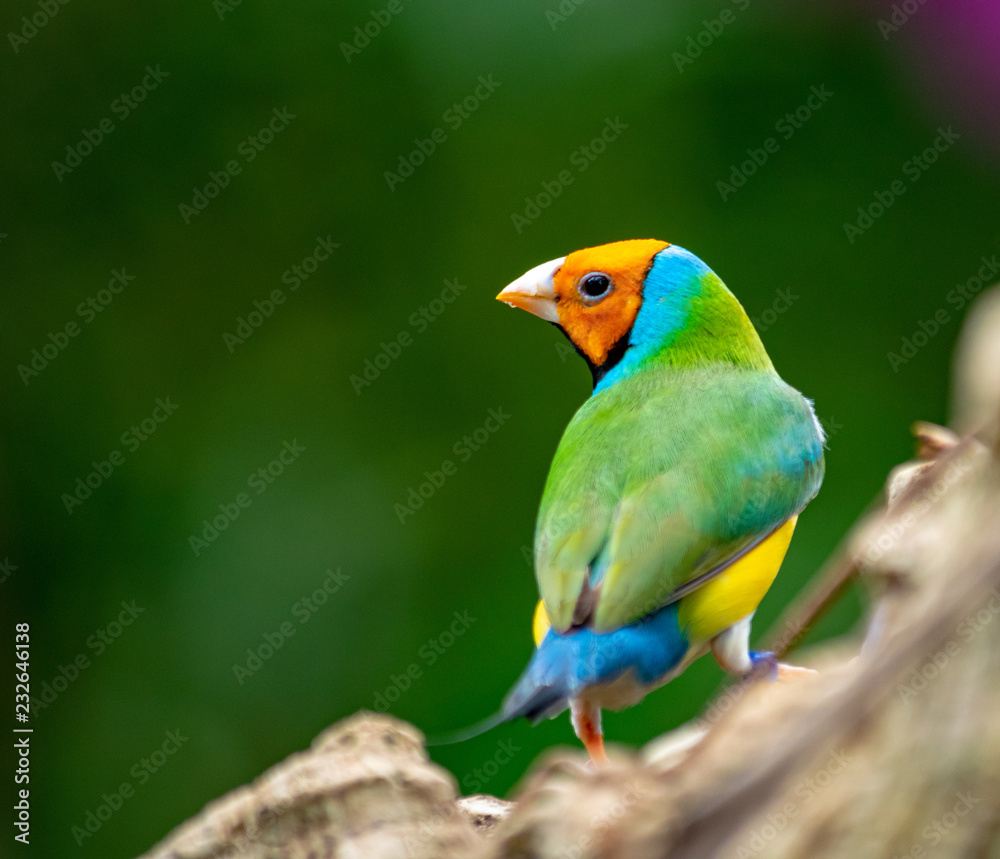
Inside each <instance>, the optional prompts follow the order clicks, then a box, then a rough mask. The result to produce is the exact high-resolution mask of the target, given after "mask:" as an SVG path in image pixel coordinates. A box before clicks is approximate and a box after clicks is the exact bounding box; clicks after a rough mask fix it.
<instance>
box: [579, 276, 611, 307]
mask: <svg viewBox="0 0 1000 859" xmlns="http://www.w3.org/2000/svg"><path fill="white" fill-rule="evenodd" d="M611 286H612V281H611V278H610V277H608V276H607V275H606V274H605V273H604V272H603V271H593V272H591V273H590V274H585V275H584V276H583V277H581V278H580V282H579V283H578V284H577V287H576V288H577V289H578V290H579V292H580V295H582V296H583V297H584V298H587V299H590V300H591V301H593V300H594V299H598V298H604V296H605V295H607V294H608V293H609V292H610V291H611Z"/></svg>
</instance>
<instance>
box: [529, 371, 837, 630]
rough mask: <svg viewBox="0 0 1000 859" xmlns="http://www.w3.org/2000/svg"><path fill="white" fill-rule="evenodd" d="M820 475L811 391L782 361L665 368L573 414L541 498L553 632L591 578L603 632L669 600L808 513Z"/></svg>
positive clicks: (541, 546) (540, 548) (540, 567)
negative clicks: (807, 394)
mask: <svg viewBox="0 0 1000 859" xmlns="http://www.w3.org/2000/svg"><path fill="white" fill-rule="evenodd" d="M822 479H823V440H822V435H821V430H820V428H819V425H818V423H817V422H816V419H815V416H814V414H813V411H812V407H811V406H810V404H809V402H808V401H807V400H806V399H805V398H804V397H803V396H802V395H801V394H800V393H799V392H798V391H796V390H794V389H793V388H791V387H789V386H788V385H786V384H785V383H784V382H783V381H781V379H780V378H779V377H778V376H777V374H775V373H774V372H773V371H769V370H742V369H733V368H732V367H731V366H726V367H722V366H716V367H708V368H700V369H690V368H688V369H673V368H664V369H662V370H661V369H659V368H657V370H656V371H652V372H640V373H637V374H636V375H634V376H632V377H630V378H627V379H623V380H622V381H619V382H617V383H616V384H614V385H612V386H611V387H609V388H607V389H606V390H604V391H602V392H600V393H598V394H595V395H594V396H593V397H591V398H590V399H589V400H588V401H587V402H586V403H584V405H583V406H582V407H581V408H580V410H579V411H578V412H577V413H576V415H575V416H574V417H573V420H572V421H571V422H570V424H569V426H568V427H567V428H566V432H565V433H564V435H563V438H562V441H561V442H560V443H559V448H558V449H557V451H556V455H555V459H554V460H553V463H552V468H551V470H550V472H549V477H548V480H547V482H546V485H545V492H544V494H543V496H542V504H541V509H540V510H539V514H538V526H537V529H536V533H535V570H536V576H537V578H538V586H539V591H540V592H541V595H542V599H543V600H544V601H545V607H546V610H547V611H548V614H549V617H550V618H551V620H552V623H553V625H554V626H555V627H556V629H559V630H565V629H567V628H568V627H569V626H570V625H571V622H572V618H573V612H574V608H575V607H576V604H577V601H578V599H579V597H580V593H581V590H582V589H583V588H584V586H585V583H587V584H588V585H590V586H593V587H595V588H596V587H597V586H598V585H599V596H598V598H597V605H596V609H595V610H594V614H593V621H592V623H593V626H594V627H595V628H596V629H598V630H607V629H615V628H618V627H620V626H623V625H624V624H626V623H629V622H630V621H632V620H635V619H636V618H639V617H642V616H643V615H646V614H648V613H649V612H651V611H653V610H655V609H657V608H659V607H660V606H663V605H665V604H667V603H668V602H671V601H672V600H673V599H674V598H675V597H674V592H675V591H676V590H677V588H679V587H681V586H683V585H684V584H686V583H689V582H691V581H692V580H694V579H696V578H698V577H699V576H702V575H704V574H705V573H707V572H708V571H710V570H712V569H713V568H715V567H719V566H724V565H725V564H726V563H727V562H728V561H730V560H732V559H734V558H735V557H737V556H738V555H739V554H740V553H741V552H743V551H745V550H746V549H747V548H749V547H751V546H753V545H754V544H755V543H757V542H758V541H760V540H761V539H763V538H764V537H766V536H767V535H768V534H770V533H771V531H773V530H774V529H775V528H777V527H778V526H779V525H781V524H782V523H783V522H784V521H785V520H786V519H788V518H789V517H790V516H793V515H795V514H796V513H798V512H799V511H800V510H801V509H802V508H803V507H804V506H805V505H806V504H807V503H808V502H809V501H810V500H811V499H812V498H813V496H814V495H815V494H816V492H817V491H818V490H819V485H820V482H821V481H822Z"/></svg>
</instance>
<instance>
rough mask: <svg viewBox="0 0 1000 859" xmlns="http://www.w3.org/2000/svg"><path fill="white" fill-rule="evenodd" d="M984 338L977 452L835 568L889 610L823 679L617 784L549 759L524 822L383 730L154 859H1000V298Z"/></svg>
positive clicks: (947, 457)
mask: <svg viewBox="0 0 1000 859" xmlns="http://www.w3.org/2000/svg"><path fill="white" fill-rule="evenodd" d="M970 331H971V333H969V332H968V331H967V332H966V334H965V336H964V338H963V343H962V347H961V349H960V351H959V355H960V359H959V368H958V377H957V381H956V389H957V390H958V392H959V394H958V397H959V399H958V402H957V404H956V405H957V418H956V421H957V423H956V426H957V428H958V430H959V431H960V432H961V433H962V434H963V435H962V436H961V437H960V436H958V435H955V436H952V435H950V434H949V433H947V431H944V430H941V429H940V428H932V427H927V426H926V425H925V426H923V427H921V429H920V432H919V436H920V439H921V444H920V451H921V454H922V456H923V457H924V460H923V461H920V462H917V463H913V464H908V465H906V466H901V467H900V468H898V469H896V471H895V472H894V473H893V475H891V477H890V481H889V487H888V492H887V505H886V507H885V508H884V509H882V510H880V511H878V512H877V513H875V514H874V515H872V516H870V517H868V518H867V519H865V520H864V521H862V522H861V523H859V525H858V526H857V527H856V528H855V529H854V531H853V532H852V534H850V535H849V536H848V538H847V539H846V540H845V544H844V546H845V548H844V549H843V551H842V553H841V555H840V556H839V557H838V558H835V559H834V560H833V561H832V562H831V564H830V565H829V573H828V578H829V582H830V583H832V584H830V586H829V587H827V585H824V586H823V588H821V589H820V590H821V591H823V589H824V588H826V589H827V590H829V591H830V593H833V592H834V591H835V590H836V586H837V583H838V581H840V580H841V579H843V578H844V577H846V576H847V575H848V574H850V573H851V572H853V571H858V572H859V573H860V575H861V576H862V578H863V579H864V580H865V581H866V582H867V584H868V586H869V588H870V590H871V593H872V604H873V608H872V611H871V614H870V616H869V618H868V619H867V622H866V628H865V629H864V630H863V633H862V634H859V635H858V636H855V637H849V638H847V639H845V640H842V641H839V642H835V643H832V644H828V645H825V646H823V647H821V648H817V649H816V650H814V651H813V652H811V653H810V654H807V655H806V661H807V662H808V663H809V664H811V665H812V666H813V667H815V668H816V669H817V671H818V673H817V674H816V675H813V676H809V677H805V678H803V679H801V680H797V681H795V682H793V683H787V684H786V683H775V684H771V683H766V682H755V683H747V684H739V685H736V686H733V687H731V688H729V689H727V690H726V691H724V692H723V693H722V695H721V696H720V697H719V698H718V699H717V700H716V701H715V702H713V704H712V705H711V706H710V707H709V708H708V710H707V711H706V713H705V716H704V717H703V719H702V720H700V721H699V722H697V723H695V724H692V725H688V726H685V727H684V728H682V729H680V730H678V731H674V732H672V733H671V734H668V735H666V736H665V737H662V738H660V739H659V740H656V741H654V742H653V743H651V744H650V745H649V746H647V747H646V748H645V749H644V750H643V751H642V752H641V753H640V754H635V755H631V754H626V753H619V754H617V755H616V754H614V751H613V752H612V762H611V764H609V765H608V766H607V767H606V768H603V769H600V770H597V771H594V770H593V769H591V768H590V767H586V766H584V760H583V757H582V754H576V753H569V752H565V751H563V752H556V753H551V754H549V755H546V756H543V759H542V760H541V762H539V763H538V764H537V765H536V767H535V770H534V772H533V774H532V775H531V776H530V777H529V778H528V780H527V782H526V785H525V787H524V789H523V790H522V791H521V793H520V795H519V796H518V797H517V798H516V802H515V803H514V804H506V803H502V802H500V801H499V800H493V799H492V798H488V797H482V798H471V799H468V800H461V801H459V800H457V799H456V785H455V781H454V779H453V778H452V777H451V776H450V775H449V774H448V773H446V772H444V771H443V770H441V769H440V768H439V767H437V766H435V765H433V764H431V763H430V762H429V761H428V760H427V757H426V754H425V753H424V751H423V748H422V741H421V738H420V735H419V733H418V732H416V731H415V730H414V729H413V728H410V727H409V726H407V725H404V724H403V723H400V722H397V721H396V720H393V719H390V718H387V717H384V716H374V715H365V714H361V715H359V716H356V717H355V718H353V719H351V720H348V721H346V722H344V723H342V724H341V725H339V726H335V727H334V728H333V729H331V730H330V731H328V732H327V733H325V734H323V735H321V737H320V738H319V739H318V740H317V741H316V743H315V744H314V746H313V749H312V750H311V751H309V752H307V753H304V754H302V755H295V756H293V757H291V758H289V759H288V760H287V761H285V762H284V763H282V764H280V765H278V766H277V767H275V768H274V769H272V770H271V771H269V772H268V773H266V774H265V775H264V776H263V777H262V778H261V779H259V780H258V781H257V782H255V783H254V784H253V785H251V786H249V787H247V788H242V789H240V790H238V791H235V792H234V793H232V794H230V795H229V796H228V797H226V798H224V799H222V800H220V801H218V802H217V803H214V804H212V805H210V806H208V807H207V808H206V809H205V810H204V811H203V812H202V813H201V814H200V815H199V816H198V817H196V818H195V819H194V820H192V821H190V822H189V823H187V824H185V825H184V826H183V827H181V828H180V829H179V830H178V831H177V832H175V833H174V834H173V835H171V836H170V837H169V838H168V839H167V840H166V841H165V842H164V843H163V844H161V845H160V846H159V847H157V848H155V849H154V850H153V851H152V852H151V853H149V854H147V857H149V859H154V857H155V859H208V857H221V856H236V855H239V856H246V857H260V859H263V857H289V859H291V857H306V856H314V857H354V856H358V857H361V856H364V857H395V856H415V857H421V856H427V857H431V856H435V857H452V856H454V857H482V859H486V857H490V859H501V857H526V856H541V857H563V858H564V859H574V857H591V856H593V857H598V856H600V857H629V859H633V857H639V859H641V857H670V859H702V857H714V856H720V857H750V856H766V857H781V859H805V857H810V859H814V857H838V859H841V857H843V858H844V859H846V857H852V859H853V857H886V859H890V857H898V859H903V857H913V859H918V857H959V856H963V857H965V856H975V857H1000V432H998V427H1000V295H998V294H997V293H994V294H992V295H989V296H985V297H984V299H983V300H981V302H980V307H979V308H978V309H977V313H976V315H975V319H974V321H973V323H972V324H971V325H970ZM820 596H822V594H820ZM822 601H823V600H822V599H821V598H820V599H814V602H815V603H816V606H818V605H819V604H820V603H822ZM814 607H815V606H814ZM794 627H795V624H794V623H793V624H792V625H791V627H789V629H790V632H788V634H783V635H782V636H781V638H780V640H779V644H784V643H787V642H788V641H790V640H792V639H793V638H794V637H795V633H796V630H795V628H794ZM799 656H801V654H799ZM490 803H493V804H492V805H491V804H490ZM310 851H311V852H310Z"/></svg>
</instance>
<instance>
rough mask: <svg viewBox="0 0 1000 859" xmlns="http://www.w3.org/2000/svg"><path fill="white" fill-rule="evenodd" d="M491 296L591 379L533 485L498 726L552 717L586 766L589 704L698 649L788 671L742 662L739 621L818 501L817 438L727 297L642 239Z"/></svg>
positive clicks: (745, 636)
mask: <svg viewBox="0 0 1000 859" xmlns="http://www.w3.org/2000/svg"><path fill="white" fill-rule="evenodd" d="M497 298H498V299H499V300H500V301H503V302H506V303H507V304H509V305H511V306H513V307H519V308H521V309H523V310H527V311H528V312H529V313H532V314H534V315H535V316H538V317H540V318H541V319H544V320H545V321H547V322H551V323H552V324H553V325H555V326H557V327H558V328H560V329H561V330H562V332H563V333H564V334H565V335H566V336H567V337H568V338H569V341H570V342H571V343H572V344H573V346H574V347H575V348H576V350H577V352H579V354H580V355H581V356H582V357H583V359H584V360H585V361H586V362H587V364H588V366H589V367H590V370H591V373H592V374H593V377H594V391H593V394H592V395H591V397H590V398H589V399H588V400H587V401H586V402H585V403H584V404H583V405H582V406H581V407H580V409H579V411H577V413H576V414H575V415H574V416H573V419H572V420H571V421H570V423H569V426H568V427H567V428H566V431H565V433H564V434H563V437H562V440H561V441H560V442H559V446H558V448H557V449H556V453H555V458H554V459H553V461H552V467H551V470H550V471H549V475H548V479H547V481H546V484H545V490H544V492H543V495H542V501H541V507H540V509H539V512H538V522H537V526H536V529H535V543H534V563H535V576H536V578H537V580H538V589H539V594H540V596H541V600H540V601H539V603H538V606H537V608H536V611H535V620H534V637H535V643H536V649H535V651H534V654H533V656H532V657H531V661H530V663H529V664H528V667H527V668H526V669H525V671H524V673H523V675H522V676H521V678H520V680H519V681H518V682H517V684H516V685H515V686H514V688H513V690H512V691H511V692H510V694H509V695H508V697H507V699H506V700H505V702H504V704H503V708H502V710H501V712H500V713H499V714H498V717H497V721H507V720H509V719H512V718H515V717H517V716H525V717H527V718H528V719H530V720H532V721H537V720H540V719H542V718H546V717H548V718H551V717H554V716H556V715H558V714H559V713H561V712H563V711H564V710H566V709H567V708H569V709H570V713H571V719H572V724H573V728H574V730H575V731H576V734H577V736H578V737H579V738H580V739H581V740H582V741H583V743H584V745H585V746H586V748H587V751H588V752H589V753H590V756H591V758H592V759H593V760H595V761H600V760H604V759H605V752H604V744H603V736H602V733H601V710H602V708H611V709H616V710H617V709H621V708H622V707H626V706H630V705H632V704H635V703H637V702H638V701H640V700H641V699H642V698H643V697H644V696H645V695H646V694H647V693H648V692H650V691H651V690H653V689H655V688H657V687H659V686H662V685H663V684H665V683H667V682H669V681H670V680H671V679H673V678H674V677H676V676H677V675H678V674H680V673H681V672H682V671H683V670H684V669H685V668H686V667H687V666H688V665H690V664H691V662H692V661H693V660H694V659H696V658H698V657H699V656H701V655H703V654H705V653H707V652H708V651H711V652H712V654H713V655H714V656H715V658H716V660H717V661H718V662H719V664H720V665H721V666H722V667H723V668H724V669H726V670H728V671H731V672H734V673H736V674H739V675H747V674H751V673H754V671H755V668H761V669H762V670H764V671H766V672H767V673H769V674H771V675H772V676H773V675H775V674H778V673H782V672H788V673H791V672H794V671H796V670H804V669H795V668H793V667H792V666H783V665H779V664H778V663H777V661H776V659H775V657H774V654H772V653H753V652H751V651H750V650H749V639H750V621H751V618H752V617H753V614H754V611H755V610H756V609H757V606H758V605H759V603H760V601H761V600H762V599H763V597H764V594H765V593H766V592H767V589H768V588H769V587H770V586H771V582H772V581H773V580H774V577H775V576H776V575H777V572H778V568H779V567H780V566H781V562H782V560H783V559H784V556H785V552H786V550H787V549H788V544H789V541H790V540H791V537H792V531H793V530H794V528H795V522H796V519H797V517H798V515H799V513H801V512H802V509H803V508H804V507H805V506H806V504H808V503H809V501H811V500H812V499H813V497H815V495H816V493H817V492H818V491H819V487H820V483H821V482H822V479H823V471H824V463H823V443H824V436H823V430H822V428H821V427H820V424H819V422H818V421H817V420H816V415H815V413H814V412H813V408H812V404H811V403H810V401H809V400H807V399H806V398H805V397H804V396H802V394H800V393H799V392H798V391H796V390H795V389H794V388H792V387H790V386H789V385H787V384H786V383H785V382H784V381H782V379H781V377H780V376H778V374H777V372H776V371H775V369H774V367H773V366H772V364H771V361H770V359H769V358H768V356H767V352H765V351H764V346H763V344H762V343H761V341H760V338H759V337H758V336H757V332H756V331H755V330H754V327H753V325H752V324H751V322H750V320H749V319H748V318H747V315H746V313H745V312H744V310H743V308H742V306H741V305H740V303H739V302H738V301H737V300H736V298H735V296H734V295H733V294H732V293H731V292H730V291H729V290H728V289H727V288H726V286H725V284H724V283H723V282H722V281H721V280H720V279H719V278H718V276H717V275H716V274H715V273H714V272H713V271H712V270H711V269H709V268H708V266H706V265H705V263H703V262H702V261H701V260H700V259H698V257H696V256H695V255H694V254H692V253H690V252H689V251H686V250H684V249H683V248H680V247H677V246H676V245H671V244H669V243H667V242H662V241H655V240H652V239H641V240H634V241H622V242H614V243H612V244H607V245H602V246H600V247H594V248H587V249H585V250H580V251H576V252H575V253H571V254H570V255H569V256H566V257H560V258H559V259H555V260H552V261H551V262H546V263H543V264H542V265H539V266H536V267H535V268H533V269H531V270H530V271H528V272H527V273H526V274H524V275H522V276H521V277H519V278H518V279H517V280H515V281H514V282H513V283H511V284H510V285H509V286H507V287H506V288H505V289H504V290H503V291H502V292H501V293H500V294H499V295H498V296H497Z"/></svg>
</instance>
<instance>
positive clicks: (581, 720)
mask: <svg viewBox="0 0 1000 859" xmlns="http://www.w3.org/2000/svg"><path fill="white" fill-rule="evenodd" d="M570 718H571V720H572V722H573V730H574V731H575V732H576V735H577V736H578V737H579V738H580V740H581V742H582V743H583V745H584V748H586V750H587V754H589V755H590V759H591V760H592V761H593V762H594V763H595V764H605V763H607V762H608V756H607V754H605V751H604V737H603V736H602V734H601V708H600V707H596V706H594V705H593V704H587V703H584V702H583V701H573V702H572V703H571V704H570Z"/></svg>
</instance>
